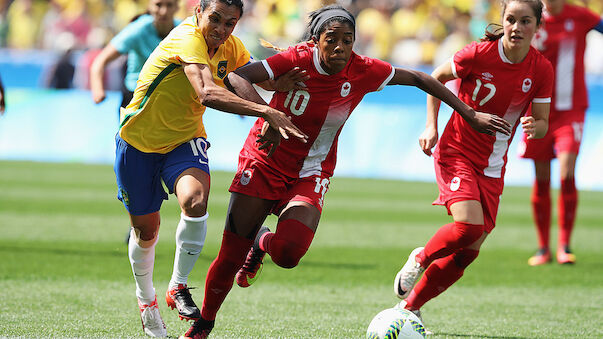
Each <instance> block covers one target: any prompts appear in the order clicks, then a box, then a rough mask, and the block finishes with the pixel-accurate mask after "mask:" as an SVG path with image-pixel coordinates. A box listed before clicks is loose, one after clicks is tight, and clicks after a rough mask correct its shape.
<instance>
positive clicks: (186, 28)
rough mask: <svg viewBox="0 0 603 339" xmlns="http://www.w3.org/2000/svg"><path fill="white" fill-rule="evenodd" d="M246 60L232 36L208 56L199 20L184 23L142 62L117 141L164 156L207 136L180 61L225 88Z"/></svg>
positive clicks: (244, 51) (201, 110)
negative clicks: (201, 68) (206, 71)
mask: <svg viewBox="0 0 603 339" xmlns="http://www.w3.org/2000/svg"><path fill="white" fill-rule="evenodd" d="M249 60H250V54H249V52H248V51H247V49H246V48H245V46H243V43H242V42H241V40H239V38H237V37H235V36H232V35H231V36H230V37H229V38H228V39H227V40H226V42H225V43H224V44H223V45H222V46H220V47H219V48H218V51H217V52H216V54H215V55H214V57H213V58H209V55H208V53H207V44H206V43H205V38H204V37H203V34H202V33H201V30H200V29H199V27H198V26H197V18H196V17H195V16H191V17H189V18H187V19H185V20H184V21H183V22H182V23H181V24H180V25H178V26H177V27H176V28H174V29H173V30H172V32H171V33H170V34H169V35H168V36H167V37H166V38H165V39H164V40H163V41H162V42H161V43H160V44H159V46H157V48H156V49H155V51H153V53H152V54H151V55H150V56H149V58H148V59H147V61H146V62H145V64H144V66H143V68H142V71H141V72H140V76H139V78H138V82H137V83H136V90H135V91H134V97H133V98H132V101H130V104H129V105H128V106H127V107H126V109H125V110H124V112H123V114H122V123H121V128H120V130H119V135H120V137H121V138H122V139H124V140H125V141H126V142H127V143H128V144H130V145H132V146H134V147H136V148H137V149H138V150H140V151H142V152H146V153H167V152H169V151H171V150H173V149H174V148H176V147H177V146H179V145H181V144H183V143H185V142H187V141H189V140H191V139H193V138H197V137H207V135H206V133H205V127H204V126H203V118H202V117H203V113H204V112H205V106H203V105H202V104H201V102H200V101H199V98H198V97H197V93H195V90H194V89H193V86H192V85H191V84H190V82H189V81H188V78H187V77H186V74H184V70H183V68H182V63H191V64H192V63H198V64H205V65H208V66H209V68H210V69H211V72H212V74H213V76H214V81H215V83H216V84H218V85H219V86H222V87H224V81H223V79H224V77H226V74H228V73H229V72H231V71H233V70H235V69H237V68H238V67H241V66H243V65H245V64H247V63H248V62H249Z"/></svg>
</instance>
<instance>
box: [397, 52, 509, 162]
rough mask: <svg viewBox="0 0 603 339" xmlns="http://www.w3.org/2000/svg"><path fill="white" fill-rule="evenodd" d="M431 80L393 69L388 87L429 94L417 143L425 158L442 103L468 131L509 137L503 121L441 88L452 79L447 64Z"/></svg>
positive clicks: (418, 73) (417, 73)
mask: <svg viewBox="0 0 603 339" xmlns="http://www.w3.org/2000/svg"><path fill="white" fill-rule="evenodd" d="M433 76H434V77H431V76H429V75H427V74H425V73H423V72H419V71H413V70H405V69H401V68H396V73H395V74H394V77H393V78H392V80H391V81H390V82H389V84H388V85H410V86H415V87H418V88H420V89H421V90H423V91H425V92H427V93H428V94H429V95H428V96H427V128H426V131H425V132H424V134H423V135H422V136H421V139H420V143H421V149H423V152H425V154H427V155H431V148H433V146H435V143H436V142H437V118H438V111H439V108H440V102H441V101H444V102H445V103H446V104H448V106H450V107H452V108H453V109H454V110H455V111H457V112H458V113H459V114H460V115H461V116H462V117H463V119H465V121H467V122H468V123H469V125H471V127H473V128H474V129H475V130H476V131H478V132H480V133H486V134H490V135H492V134H494V133H496V132H500V133H504V134H507V135H509V134H511V125H510V124H509V123H508V122H507V121H505V120H504V119H503V118H501V117H499V116H496V115H494V114H488V113H481V112H476V111H475V110H474V109H473V108H471V107H469V106H468V105H467V104H465V103H464V102H462V101H461V100H460V99H459V98H458V97H457V96H456V95H454V93H452V92H451V91H450V90H448V88H446V86H444V85H443V83H445V82H446V81H449V80H451V79H454V75H453V74H452V68H451V66H450V64H449V63H444V64H443V65H441V66H440V67H438V68H436V70H435V71H434V72H433Z"/></svg>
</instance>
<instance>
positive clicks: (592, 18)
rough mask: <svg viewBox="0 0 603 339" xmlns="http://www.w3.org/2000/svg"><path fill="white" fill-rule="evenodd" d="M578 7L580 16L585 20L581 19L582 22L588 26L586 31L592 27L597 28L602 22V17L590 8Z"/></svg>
mask: <svg viewBox="0 0 603 339" xmlns="http://www.w3.org/2000/svg"><path fill="white" fill-rule="evenodd" d="M576 8H577V9H578V12H579V13H580V18H583V20H582V19H581V20H580V22H582V24H583V25H584V27H585V28H586V29H585V33H586V32H588V31H590V30H591V29H593V28H595V27H596V26H597V25H598V24H599V23H600V22H601V17H600V16H598V15H597V14H595V13H594V12H591V11H590V10H589V9H588V8H584V7H576Z"/></svg>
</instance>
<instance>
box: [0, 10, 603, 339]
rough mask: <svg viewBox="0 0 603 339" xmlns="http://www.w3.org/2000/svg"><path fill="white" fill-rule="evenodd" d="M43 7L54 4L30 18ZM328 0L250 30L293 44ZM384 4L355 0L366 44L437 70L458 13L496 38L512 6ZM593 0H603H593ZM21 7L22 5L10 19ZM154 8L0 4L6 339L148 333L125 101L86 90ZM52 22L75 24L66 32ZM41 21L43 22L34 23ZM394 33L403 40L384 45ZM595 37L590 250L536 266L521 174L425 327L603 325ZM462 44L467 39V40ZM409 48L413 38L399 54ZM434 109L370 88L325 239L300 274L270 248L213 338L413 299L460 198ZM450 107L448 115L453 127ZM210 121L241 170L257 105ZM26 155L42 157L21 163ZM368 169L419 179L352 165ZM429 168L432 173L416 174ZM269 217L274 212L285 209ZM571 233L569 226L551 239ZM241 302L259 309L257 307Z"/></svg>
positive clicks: (333, 330) (172, 226)
mask: <svg viewBox="0 0 603 339" xmlns="http://www.w3.org/2000/svg"><path fill="white" fill-rule="evenodd" d="M27 3H31V4H33V5H34V7H35V8H37V9H36V10H35V11H33V10H31V11H29V12H27V13H29V14H28V15H24V14H23V13H26V12H24V11H23V10H22V9H23V8H24V7H26V6H24V5H25V4H27ZM84 4H87V5H88V6H87V7H86V6H83V5H84ZM311 4H314V5H312V6H316V2H312V1H310V2H307V1H299V2H294V1H287V0H280V1H256V2H247V3H246V14H245V16H244V19H243V22H241V25H240V26H238V29H237V34H239V35H241V36H242V37H243V38H244V40H245V43H246V45H247V46H249V48H250V49H251V50H252V52H253V53H254V54H255V56H256V57H257V58H261V57H262V56H263V53H269V51H268V50H265V49H262V48H258V47H257V46H256V41H257V37H264V38H266V39H268V40H269V41H271V42H273V43H275V44H277V45H280V46H287V45H288V44H291V43H293V41H295V40H296V39H297V37H298V35H299V32H298V30H299V29H300V28H301V27H302V26H303V18H304V15H305V14H301V13H307V11H308V10H310V9H311ZM367 4H368V1H354V2H348V3H347V4H345V5H346V6H347V7H350V8H355V10H354V11H355V12H358V13H365V14H366V15H359V18H358V25H359V31H358V38H359V40H360V35H361V31H362V30H363V28H361V27H365V28H367V27H368V30H369V33H370V32H373V33H374V34H380V38H379V39H377V38H374V39H373V38H366V39H365V40H364V41H365V42H361V41H359V42H358V44H357V45H356V47H357V48H356V50H357V52H359V53H365V54H368V55H372V56H382V55H381V54H379V53H382V52H383V53H384V54H385V55H386V57H384V58H385V59H388V60H390V61H391V62H392V63H394V64H396V65H403V66H408V67H419V68H420V69H422V70H425V71H427V72H429V71H430V70H431V69H432V67H433V66H432V65H433V61H432V60H431V59H433V58H434V56H435V55H436V54H437V53H436V51H437V50H440V49H442V50H443V49H444V47H441V46H445V45H446V43H445V41H447V40H448V41H454V39H453V38H450V39H445V38H446V37H459V36H462V37H465V39H467V34H466V31H465V33H462V34H457V33H458V32H459V31H458V30H457V29H456V25H455V24H456V23H457V22H456V21H458V23H463V22H464V23H470V24H472V27H475V32H477V33H476V35H471V36H470V38H468V39H469V40H470V39H474V38H476V37H477V36H479V35H480V34H481V31H482V29H483V28H484V27H485V23H486V22H496V21H498V20H499V17H498V13H496V10H495V9H496V8H497V6H498V4H497V3H496V2H493V3H492V4H489V3H487V2H478V1H464V2H463V1H460V2H453V1H439V2H438V1H431V2H424V1H421V2H416V3H415V2H412V1H395V2H391V3H390V2H387V1H385V2H384V1H378V0H374V1H371V7H366V6H367ZM388 4H389V6H390V7H387V6H388ZM597 4H599V7H596V6H597ZM589 5H591V6H595V7H594V9H595V10H596V11H597V13H602V12H603V11H602V10H601V6H600V2H598V3H594V2H592V0H591V2H589ZM13 6H14V7H13ZM395 6H398V7H399V8H398V7H395ZM450 6H453V7H458V8H469V9H470V10H468V11H469V13H470V15H469V16H468V15H462V14H460V12H455V11H452V12H450ZM34 7H31V8H32V9H33V8H34ZM11 8H12V11H13V13H16V14H11V15H9V13H8V12H9V11H10V10H11ZM143 8H144V4H143V2H135V1H125V0H114V1H103V0H90V1H80V0H71V1H67V0H62V1H54V2H48V1H46V0H45V1H28V0H15V1H2V0H0V46H1V47H2V48H0V76H1V77H2V80H3V81H4V84H5V86H6V91H7V97H8V98H7V100H8V101H7V105H8V110H7V112H6V113H5V114H4V115H3V116H0V193H1V194H0V291H2V293H0V337H3V338H4V337H17V338H40V337H45V338H98V337H102V338H144V336H143V333H142V331H141V328H140V318H139V312H138V309H137V305H136V298H135V295H134V284H133V281H132V272H131V267H130V263H129V261H128V259H127V255H126V251H127V250H126V249H127V247H126V246H124V243H123V236H124V233H125V231H126V228H127V225H128V216H127V214H126V213H125V212H124V209H123V207H122V206H121V204H120V203H119V202H118V201H117V200H116V199H115V176H114V174H113V171H112V170H111V163H112V159H113V147H114V141H113V136H114V133H115V131H116V128H117V112H116V108H117V106H118V103H119V102H120V98H119V94H118V92H116V91H115V92H111V93H110V95H109V97H108V98H107V100H106V102H104V103H103V104H101V105H94V104H93V103H92V99H91V98H90V92H89V91H88V90H87V89H86V77H87V65H89V63H90V60H91V57H92V56H94V54H95V53H97V52H98V50H99V49H98V48H99V47H100V46H101V45H103V44H104V43H106V41H107V40H108V39H110V37H111V36H113V34H114V33H115V32H117V31H118V30H119V29H120V28H121V27H122V26H123V24H125V22H127V21H128V20H129V18H130V17H131V16H133V15H135V14H137V13H138V12H140V11H142V10H143ZM363 8H365V9H364V10H362V9H363ZM378 8H380V9H381V11H380V10H378ZM400 8H401V9H400ZM488 8H492V11H490V10H488V11H486V9H488ZM490 12H492V14H490V16H489V17H486V16H485V15H486V14H485V13H490ZM78 13H79V14H78ZM189 13H190V12H189ZM396 13H397V14H396ZM450 13H452V15H450ZM34 14H35V15H34ZM19 15H21V16H19ZM80 17H81V18H82V20H72V21H70V20H69V18H80ZM363 17H364V18H365V19H362V18H363ZM444 17H446V19H445V18H444ZM384 18H386V19H387V20H386V19H384ZM389 18H392V19H391V20H390V19H389ZM394 18H405V19H399V20H396V19H394ZM411 18H413V19H411ZM461 18H462V19H463V20H460V19H461ZM11 22H12V25H16V26H13V28H12V31H13V33H14V32H18V33H19V34H24V33H26V32H28V34H31V35H32V37H33V39H31V40H29V42H28V40H27V39H26V37H24V36H17V37H13V38H11V39H10V40H9V36H10V34H9V32H10V30H9V28H10V24H11ZM52 22H54V23H55V24H57V25H58V26H59V29H58V30H57V31H54V30H53V27H54V26H53V25H50V23H52ZM75 22H77V23H78V25H80V24H82V23H83V24H84V25H83V26H84V27H93V28H90V29H89V30H88V34H86V35H84V36H85V37H86V39H85V42H84V43H79V42H77V41H78V40H76V39H75V38H74V37H75V36H76V34H75V33H76V32H80V30H78V29H76V28H77V27H81V26H78V25H75ZM120 22H121V24H120ZM363 22H364V23H363ZM392 22H395V23H396V24H397V25H398V24H401V23H405V24H406V25H407V27H406V28H403V29H400V28H399V27H398V29H400V30H398V32H402V33H404V34H408V36H405V37H404V38H398V37H396V35H394V34H393V33H391V32H392V31H393V29H394V28H393V27H394V25H391V24H390V23H392ZM69 23H73V26H68V24H69ZM285 23H286V24H285ZM287 25H288V26H287ZM377 26H380V27H379V28H376V27H377ZM381 26H382V27H381ZM413 27H414V28H415V31H412V28H413ZM433 27H440V29H441V28H442V27H444V28H445V30H444V32H445V34H441V35H438V37H439V38H436V35H432V34H431V33H430V32H431V31H432V29H433ZM463 27H468V26H463ZM31 28H34V30H35V32H33V31H27V29H31ZM418 28H420V31H421V32H419V30H418ZM373 29H374V30H373ZM390 29H391V31H390ZM82 31H86V30H82ZM387 32H390V33H388V34H386V33H387ZM411 32H414V33H412V34H410V33H411ZM440 32H441V31H440ZM461 32H462V31H461ZM19 34H17V35H19ZM44 36H48V37H49V38H48V39H46V40H44V38H43V37H44ZM78 36H79V35H78ZM88 36H90V40H88ZM93 37H100V38H93ZM384 37H385V38H388V39H387V41H389V46H390V47H383V46H387V45H386V44H385V43H384V42H383V41H382V39H384ZM390 38H391V40H389V39H390ZM394 38H395V40H394ZM589 40H590V43H589V48H590V49H589V52H588V53H589V57H587V59H588V60H587V63H588V64H589V65H590V66H589V72H590V73H589V76H588V78H589V87H590V91H591V109H590V110H589V112H588V115H587V126H586V131H585V134H586V135H585V142H584V147H583V150H582V153H581V157H580V159H579V164H578V171H579V172H578V177H579V178H578V179H579V182H578V185H579V187H580V188H581V189H585V188H596V189H597V190H598V191H588V190H585V191H582V192H581V193H580V207H579V209H578V216H577V227H576V231H575V232H574V233H575V235H574V240H573V242H574V243H575V244H576V246H575V247H574V248H573V250H575V252H576V254H577V256H578V260H579V261H578V263H577V264H576V265H573V266H567V265H563V266H562V265H556V264H552V265H544V266H540V267H536V268H535V267H530V266H528V265H527V264H526V259H527V258H528V257H529V256H530V255H531V254H533V251H534V249H535V246H536V235H535V232H534V229H533V221H532V215H531V205H530V202H529V200H530V188H529V187H526V186H524V187H517V186H508V187H506V188H505V194H504V195H503V197H502V199H501V205H500V213H499V217H498V225H499V226H498V227H497V228H496V232H495V234H494V235H493V236H492V237H490V238H489V239H488V241H487V243H486V244H485V246H484V248H483V251H482V253H481V254H480V257H479V259H478V260H477V261H476V262H475V263H474V264H472V267H471V270H470V271H469V272H466V274H465V276H464V277H463V278H462V279H461V280H460V281H459V282H458V283H457V284H455V286H453V287H452V288H451V289H450V290H449V291H447V292H446V293H445V294H443V295H442V296H440V297H438V298H437V299H436V300H433V301H432V302H430V303H429V304H428V305H426V307H425V308H424V309H423V311H424V313H423V316H424V320H425V324H426V325H427V326H428V328H430V329H431V330H433V331H434V332H435V334H434V335H433V336H431V338H433V339H440V338H442V339H450V338H457V339H470V338H475V339H484V338H491V339H502V338H507V339H510V338H515V339H519V338H522V339H527V338H546V339H550V338H563V339H567V338H603V326H602V325H601V319H600V318H601V316H600V315H601V314H603V306H602V305H603V274H602V270H601V253H603V250H602V242H601V239H603V229H602V228H601V220H603V218H602V212H601V206H603V192H602V191H603V188H601V187H602V186H603V185H602V184H601V180H602V179H601V177H602V176H601V175H600V173H601V172H602V171H603V167H602V166H601V159H600V158H601V154H603V151H602V148H603V141H602V139H601V136H600V135H601V132H600V131H601V130H603V129H602V127H603V122H602V120H603V113H602V112H603V108H602V106H603V104H602V100H601V98H600V97H601V93H603V92H602V91H601V88H602V84H603V80H601V70H600V68H601V67H603V63H601V62H600V60H601V55H603V53H601V50H602V47H601V46H602V45H603V43H601V40H602V38H601V36H600V35H597V34H594V35H591V36H589ZM9 41H12V42H11V43H9ZM44 41H48V42H50V43H52V44H53V45H54V46H49V45H47V44H45V43H44ZM88 41H90V42H88ZM378 41H379V42H378ZM394 42H395V43H394ZM463 43H464V41H463V40H458V41H457V42H456V45H457V46H459V47H460V46H461V45H462V44H463ZM398 44H400V45H401V46H406V47H404V48H400V50H401V51H396V52H391V49H392V48H393V46H394V45H398ZM413 46H414V47H413ZM70 48H72V49H71V52H69V53H66V52H67V51H69V50H70ZM455 48H458V47H449V48H448V52H446V53H448V54H451V53H452V51H453V50H454V49H455ZM444 54H445V53H444ZM390 56H391V57H390ZM423 56H425V58H423ZM593 56H598V59H595V58H593ZM61 57H64V58H63V60H68V61H70V63H71V64H72V65H73V67H74V70H75V72H74V79H73V86H72V87H71V88H69V89H64V90H57V89H54V88H49V85H48V84H49V83H50V81H49V80H50V78H51V77H50V74H52V70H53V68H54V67H55V64H56V62H57V60H61ZM411 57H412V58H411ZM394 58H406V59H407V60H406V61H403V60H394ZM408 59H410V60H408ZM412 60H414V62H411V61H412ZM417 60H418V61H417ZM436 63H437V61H436ZM597 63H598V64H597ZM119 67H120V65H119V62H116V63H114V64H112V65H111V66H110V68H111V69H110V70H109V71H108V72H107V82H108V84H109V85H110V86H112V87H111V88H113V89H114V90H117V89H118V88H119V83H120V78H119ZM597 67H600V68H599V69H597ZM424 115H425V95H424V94H423V93H421V92H420V91H418V90H415V89H409V88H404V87H400V86H397V87H389V88H386V89H385V90H384V91H382V92H379V93H373V94H370V95H368V96H367V97H366V98H365V100H364V101H363V103H362V105H361V106H360V107H359V108H358V109H357V110H356V111H355V112H354V114H353V115H352V117H351V120H350V121H349V123H348V126H347V127H346V128H344V133H343V134H342V136H341V138H340V142H341V143H342V144H343V145H342V146H341V147H340V151H341V152H340V161H339V164H338V171H337V173H336V175H335V177H334V178H333V180H332V182H331V188H332V189H331V190H330V191H329V196H328V202H327V203H328V208H326V209H325V211H324V213H323V215H322V217H321V226H320V228H319V234H318V235H317V237H316V238H315V240H314V241H313V244H312V247H311V249H310V251H308V254H307V255H306V256H305V257H304V259H303V260H302V262H301V264H300V266H299V267H298V268H296V269H294V270H283V269H281V268H280V267H278V266H276V265H275V264H274V263H272V262H271V260H269V259H267V260H266V262H265V267H264V270H263V273H262V275H263V277H262V280H261V283H256V284H255V285H254V287H253V288H252V289H240V288H234V289H233V290H232V292H231V295H230V296H229V298H228V299H227V301H226V303H225V304H224V307H223V309H222V310H221V313H220V316H219V317H220V318H219V321H218V323H217V326H216V328H215V329H214V331H213V332H212V338H217V339H218V338H221V339H224V338H227V339H242V338H305V339H314V338H317V339H325V338H337V339H341V338H364V334H365V331H366V326H367V325H368V323H369V322H370V319H371V318H372V317H373V316H374V315H375V314H376V313H377V312H379V311H380V310H382V309H384V308H387V307H391V306H392V305H393V303H395V302H398V299H397V298H396V297H395V296H394V295H393V294H392V286H391V280H392V277H393V276H394V275H395V273H396V272H397V271H398V269H399V268H400V265H401V263H403V262H404V261H405V260H406V257H407V255H408V253H410V251H411V250H412V249H413V248H414V247H416V246H417V245H418V244H423V243H425V241H427V239H429V237H430V236H431V235H432V234H433V232H435V230H436V229H437V227H439V225H442V224H444V223H446V222H448V221H449V220H450V218H449V216H447V215H446V212H445V209H444V208H441V207H433V206H431V205H430V202H431V201H433V198H434V197H435V196H436V195H437V186H436V185H435V184H434V183H433V182H434V179H433V178H434V176H433V170H432V164H431V159H430V158H428V157H426V156H425V155H423V154H422V153H420V151H419V148H418V145H417V137H418V136H419V134H420V133H421V131H422V128H423V126H424V119H425V118H424ZM448 115H449V111H447V112H442V114H441V121H442V122H441V123H440V128H443V127H444V125H443V121H445V120H446V119H447V117H448ZM205 119H206V123H207V125H208V130H209V132H210V140H211V141H212V145H213V146H212V148H210V159H211V161H212V164H211V165H212V168H213V169H214V170H215V169H220V168H223V169H229V168H233V167H234V163H235V161H236V155H237V153H238V151H239V148H240V147H241V144H242V139H243V138H244V136H245V135H246V133H247V128H248V126H249V124H251V119H241V118H238V117H237V116H233V115H229V114H223V113H219V112H215V111H208V112H207V114H206V116H205ZM516 145H517V141H515V142H514V143H513V146H512V148H513V149H512V150H511V151H510V164H509V173H508V179H509V180H508V181H513V180H512V178H517V179H515V180H516V182H518V183H521V184H524V183H525V184H528V183H529V182H530V181H531V179H532V169H531V164H530V163H529V161H522V160H519V159H518V158H517V157H516V156H515V153H516V151H515V150H516ZM16 159H21V160H35V161H39V162H30V161H24V162H20V161H12V160H16ZM89 163H93V164H89ZM96 163H99V164H96ZM352 175H354V176H363V177H372V178H374V177H379V178H384V177H390V178H396V179H407V180H372V179H358V178H356V177H353V178H347V177H346V176H352ZM419 179H420V180H425V181H427V182H417V181H408V180H419ZM231 180H232V173H231V172H224V171H213V172H212V193H211V199H210V201H209V204H210V205H209V210H210V211H211V212H210V214H211V217H210V219H209V226H208V235H207V241H206V244H205V248H204V249H203V252H202V253H201V257H200V260H199V262H198V263H197V265H196V266H195V269H194V270H193V273H192V274H191V280H190V281H189V286H193V287H195V286H196V287H200V288H199V289H196V290H193V295H194V297H195V300H196V301H197V302H198V303H199V302H201V300H202V298H203V288H202V286H204V280H205V274H206V272H207V267H208V266H209V264H210V263H211V261H212V260H213V259H214V258H215V256H216V254H217V252H218V249H219V246H220V239H221V234H222V230H223V223H224V220H225V217H226V206H227V204H228V200H229V193H228V191H227V187H228V185H229V184H230V181H231ZM555 191H556V190H555ZM555 193H556V192H553V194H555ZM161 213H162V226H161V230H160V236H159V245H158V246H157V248H156V263H155V272H154V277H155V279H154V280H155V287H156V289H157V293H158V296H159V295H160V294H162V293H163V292H164V291H165V290H166V288H167V284H168V280H169V276H170V274H171V272H172V263H173V258H174V247H175V245H174V240H173V235H174V233H175V230H176V225H177V223H178V220H179V218H180V210H179V208H178V204H177V202H176V199H173V198H170V200H168V201H166V202H165V205H164V207H163V208H162V211H161ZM268 224H270V225H274V224H275V218H274V216H272V217H271V218H269V220H268ZM555 233H556V227H555V226H553V229H552V239H555ZM160 303H161V305H160V309H161V312H162V315H163V318H164V321H165V322H166V324H167V327H168V333H169V335H170V336H171V337H177V336H178V335H181V334H182V333H184V332H185V331H186V330H187V329H188V328H189V326H190V324H189V323H186V322H181V321H179V320H178V317H177V316H176V315H175V313H174V312H173V311H172V312H171V311H169V310H168V309H167V308H166V306H165V304H164V303H163V302H161V301H160ZM241 310H248V312H247V315H245V316H242V312H241ZM476 319H477V320H476Z"/></svg>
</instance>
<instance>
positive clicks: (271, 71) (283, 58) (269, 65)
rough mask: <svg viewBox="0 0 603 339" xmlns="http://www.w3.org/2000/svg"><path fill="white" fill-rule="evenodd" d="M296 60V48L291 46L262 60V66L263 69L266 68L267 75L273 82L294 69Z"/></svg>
mask: <svg viewBox="0 0 603 339" xmlns="http://www.w3.org/2000/svg"><path fill="white" fill-rule="evenodd" d="M297 59H298V52H297V48H296V47H295V46H292V47H289V49H287V50H286V51H284V52H280V53H278V54H275V55H273V56H271V57H268V58H267V59H266V60H262V63H263V64H264V68H266V71H267V72H268V75H270V79H272V80H274V79H276V78H278V77H279V76H280V75H281V74H283V73H286V72H288V71H289V70H291V69H292V68H293V67H295V66H296V65H297V62H296V61H297Z"/></svg>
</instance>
